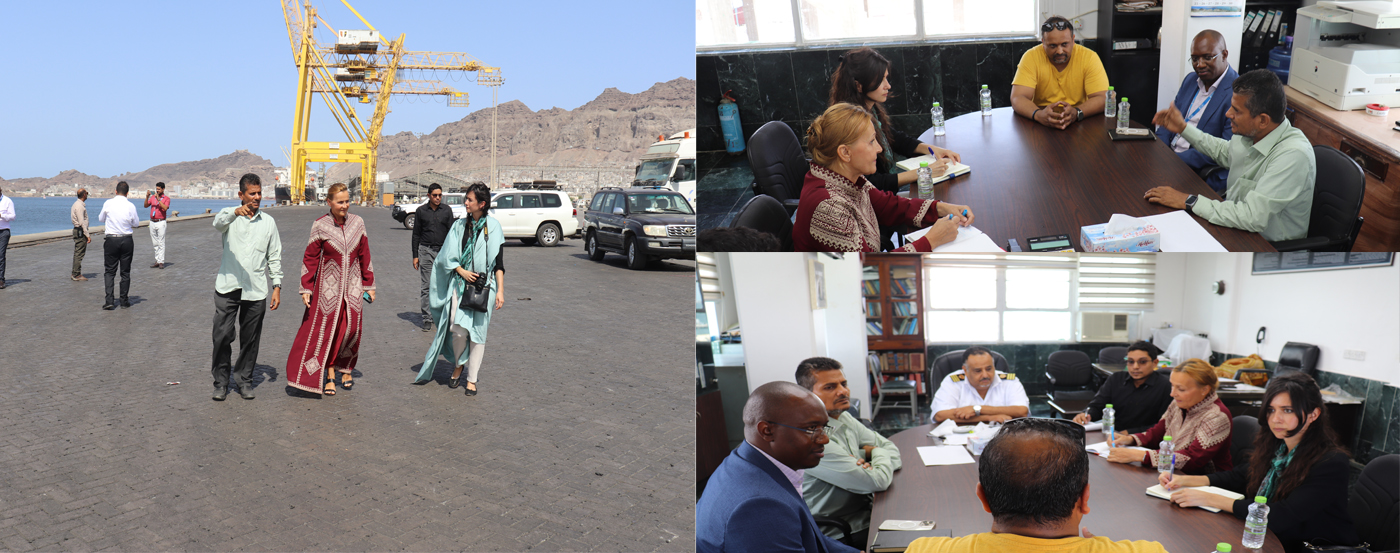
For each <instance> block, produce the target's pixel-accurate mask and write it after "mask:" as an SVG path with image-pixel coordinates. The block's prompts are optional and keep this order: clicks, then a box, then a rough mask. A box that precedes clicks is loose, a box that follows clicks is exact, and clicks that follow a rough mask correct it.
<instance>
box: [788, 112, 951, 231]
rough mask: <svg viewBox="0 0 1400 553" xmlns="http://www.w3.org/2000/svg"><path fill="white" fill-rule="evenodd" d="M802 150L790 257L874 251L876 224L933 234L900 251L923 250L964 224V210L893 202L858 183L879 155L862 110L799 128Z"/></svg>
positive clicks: (867, 116)
mask: <svg viewBox="0 0 1400 553" xmlns="http://www.w3.org/2000/svg"><path fill="white" fill-rule="evenodd" d="M807 149H808V150H809V151H810V153H811V154H812V163H811V166H810V170H809V171H808V172H807V178H806V180H804V181H803V183H802V197H801V200H800V201H799V203H798V206H797V219H796V221H795V223H794V226H793V229H792V241H793V249H795V250H797V251H800V252H809V251H825V252H876V251H880V226H881V225H885V226H893V225H909V226H912V227H916V228H923V227H927V226H932V227H933V228H932V229H930V230H929V231H928V233H927V234H925V235H924V236H923V237H921V238H919V239H918V240H916V241H914V242H912V243H910V244H908V245H906V246H905V247H904V248H901V250H900V251H921V252H926V251H930V250H932V249H933V248H935V247H937V246H939V245H942V244H945V243H947V242H951V241H952V240H953V239H954V238H957V235H958V230H957V227H958V226H967V225H970V224H972V220H973V217H974V215H973V213H972V210H971V209H970V208H968V207H967V206H964V205H954V204H950V203H947V202H939V201H935V200H911V199H908V198H901V197H899V196H897V195H895V194H892V193H890V192H885V191H883V190H879V189H877V188H875V187H874V186H873V185H871V184H870V182H868V181H866V180H865V175H869V174H871V173H874V172H875V165H876V159H877V158H878V157H879V155H880V152H881V151H882V147H881V146H880V142H879V139H878V137H877V136H876V134H875V123H874V119H873V118H872V117H871V115H870V112H869V111H866V110H865V108H862V107H860V106H857V105H854V104H847V103H840V104H835V105H832V106H831V107H829V108H826V112H825V113H822V115H821V116H820V117H817V120H816V121H813V122H812V126H811V127H810V128H809V129H807Z"/></svg>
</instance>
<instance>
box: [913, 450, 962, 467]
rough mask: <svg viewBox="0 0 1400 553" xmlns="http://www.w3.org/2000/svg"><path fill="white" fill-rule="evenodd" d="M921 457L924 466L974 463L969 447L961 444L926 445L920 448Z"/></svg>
mask: <svg viewBox="0 0 1400 553" xmlns="http://www.w3.org/2000/svg"><path fill="white" fill-rule="evenodd" d="M919 458H920V459H922V460H923V462H924V466H926V467H931V466H934V465H965V464H969V463H974V462H976V461H973V460H972V455H970V454H969V453H968V452H967V448H965V447H963V446H960V445H926V446H922V447H920V448H919Z"/></svg>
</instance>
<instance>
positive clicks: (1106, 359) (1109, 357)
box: [1099, 346, 1128, 365]
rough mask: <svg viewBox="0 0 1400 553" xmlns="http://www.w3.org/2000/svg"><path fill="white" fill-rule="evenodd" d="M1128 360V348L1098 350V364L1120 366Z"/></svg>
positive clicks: (1110, 347) (1113, 347) (1115, 347)
mask: <svg viewBox="0 0 1400 553" xmlns="http://www.w3.org/2000/svg"><path fill="white" fill-rule="evenodd" d="M1127 358H1128V346H1109V347H1106V348H1103V349H1101V350H1099V362H1100V363H1112V364H1114V365H1122V364H1123V363H1125V362H1126V361H1125V360H1126V359H1127Z"/></svg>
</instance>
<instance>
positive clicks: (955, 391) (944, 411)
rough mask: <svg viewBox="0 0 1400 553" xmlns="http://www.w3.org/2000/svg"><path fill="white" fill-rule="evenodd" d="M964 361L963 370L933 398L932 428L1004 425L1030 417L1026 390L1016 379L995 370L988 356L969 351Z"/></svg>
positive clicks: (984, 353)
mask: <svg viewBox="0 0 1400 553" xmlns="http://www.w3.org/2000/svg"><path fill="white" fill-rule="evenodd" d="M975 349H981V348H975ZM964 359H965V360H964V361H963V368H962V370H959V371H956V372H954V373H952V374H949V375H948V376H946V377H944V378H943V383H942V384H940V385H939V388H938V393H936V394H934V396H933V416H932V419H933V424H938V423H941V422H943V421H945V420H948V419H953V420H954V421H956V422H958V423H961V424H971V423H976V422H1006V421H1008V420H1011V419H1014V418H1018V417H1024V416H1027V415H1029V414H1030V405H1031V401H1030V398H1028V397H1026V389H1025V387H1023V386H1021V381H1019V380H1016V375H1014V374H1008V373H1004V372H1001V371H998V370H996V368H995V361H994V360H993V359H992V355H991V353H990V352H987V351H986V350H982V351H981V352H978V351H975V350H974V348H969V353H968V355H967V356H966V357H965V358H964Z"/></svg>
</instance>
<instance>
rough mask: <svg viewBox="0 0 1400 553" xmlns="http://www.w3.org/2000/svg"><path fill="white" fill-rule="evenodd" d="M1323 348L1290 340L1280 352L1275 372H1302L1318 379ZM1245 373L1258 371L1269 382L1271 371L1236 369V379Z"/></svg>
mask: <svg viewBox="0 0 1400 553" xmlns="http://www.w3.org/2000/svg"><path fill="white" fill-rule="evenodd" d="M1321 353H1322V350H1321V349H1320V348H1318V347H1317V346H1314V345H1312V344H1304V343H1302V342H1288V343H1285V344H1283V349H1282V350H1280V351H1279V352H1278V365H1276V366H1275V368H1274V374H1283V373H1286V372H1290V371H1298V372H1302V373H1304V374H1306V375H1308V376H1311V377H1313V379H1317V357H1318V355H1320V354H1321ZM1243 373H1256V374H1262V375H1264V378H1265V382H1268V380H1267V379H1268V377H1269V371H1266V370H1263V369H1240V370H1238V371H1235V379H1236V380H1239V379H1240V375H1241V374H1243Z"/></svg>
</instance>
